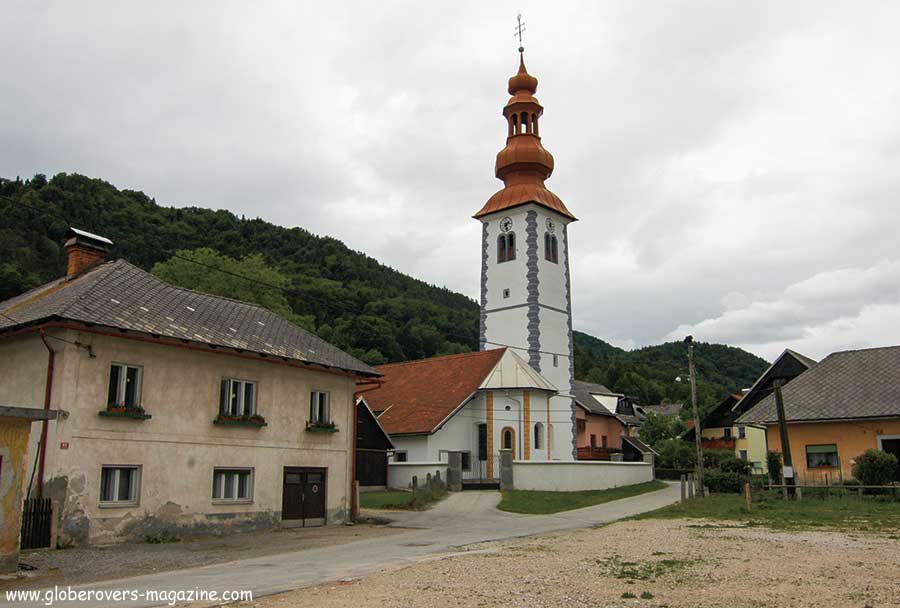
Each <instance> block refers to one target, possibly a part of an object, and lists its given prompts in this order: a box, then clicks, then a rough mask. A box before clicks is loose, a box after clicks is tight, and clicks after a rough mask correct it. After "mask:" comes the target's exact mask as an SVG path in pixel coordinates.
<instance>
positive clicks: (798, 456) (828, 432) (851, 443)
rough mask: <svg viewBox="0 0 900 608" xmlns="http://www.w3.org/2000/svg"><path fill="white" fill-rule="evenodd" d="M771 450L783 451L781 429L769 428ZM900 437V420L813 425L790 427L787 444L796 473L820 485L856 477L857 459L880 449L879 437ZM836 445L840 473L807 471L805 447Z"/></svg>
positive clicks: (826, 470)
mask: <svg viewBox="0 0 900 608" xmlns="http://www.w3.org/2000/svg"><path fill="white" fill-rule="evenodd" d="M766 431H767V438H768V442H769V449H770V450H773V451H775V452H780V451H781V435H780V434H779V432H778V425H772V426H769V427H767V429H766ZM882 435H900V420H854V421H852V422H810V423H803V424H801V423H796V424H788V441H789V442H790V444H791V458H792V460H793V461H794V471H795V473H796V474H797V475H798V477H799V479H800V480H801V481H808V482H810V483H812V482H816V483H821V482H824V481H825V478H826V476H827V477H828V478H829V479H830V480H831V481H836V480H838V479H839V475H841V476H842V477H843V478H844V479H850V478H851V477H853V463H854V459H855V458H856V457H857V456H859V455H860V454H862V453H863V452H865V451H866V450H870V449H878V447H879V446H878V437H879V436H882ZM832 443H833V444H835V445H837V451H838V461H839V462H840V470H839V471H838V469H829V468H825V469H822V468H817V469H807V467H806V446H807V445H822V444H832Z"/></svg>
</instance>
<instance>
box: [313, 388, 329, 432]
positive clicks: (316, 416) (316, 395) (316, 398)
mask: <svg viewBox="0 0 900 608" xmlns="http://www.w3.org/2000/svg"><path fill="white" fill-rule="evenodd" d="M321 395H325V418H326V420H322V419H321V415H320V414H321V411H320V407H321V402H320V397H321ZM313 403H315V407H313ZM309 423H310V424H322V425H329V424H332V418H331V393H330V392H328V391H319V390H313V391H310V393H309Z"/></svg>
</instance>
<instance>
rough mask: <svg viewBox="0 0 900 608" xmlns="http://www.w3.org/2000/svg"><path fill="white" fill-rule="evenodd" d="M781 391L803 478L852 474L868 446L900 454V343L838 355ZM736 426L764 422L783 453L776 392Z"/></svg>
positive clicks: (773, 444) (826, 478) (814, 480)
mask: <svg viewBox="0 0 900 608" xmlns="http://www.w3.org/2000/svg"><path fill="white" fill-rule="evenodd" d="M782 394H783V397H784V410H785V418H786V420H787V423H788V424H787V427H788V441H789V443H790V446H791V459H792V461H793V467H794V472H795V475H796V478H797V480H798V481H799V482H800V483H811V484H813V483H816V484H818V483H833V482H839V481H841V480H843V479H849V478H851V477H852V476H853V465H854V462H855V458H856V457H857V456H859V455H860V454H862V453H863V452H865V451H866V450H869V449H878V450H884V451H886V452H890V453H892V454H894V455H895V456H897V457H898V458H900V346H889V347H883V348H869V349H864V350H850V351H843V352H837V353H832V354H830V355H828V356H827V357H826V358H825V359H823V360H822V361H821V362H820V363H819V364H818V365H816V366H815V367H813V368H812V369H810V370H809V371H807V372H805V373H803V374H802V375H800V376H799V377H797V378H796V379H795V380H793V381H792V382H791V383H790V384H788V385H786V386H785V387H784V389H783V391H782ZM738 423H739V424H741V423H742V424H753V425H760V426H764V427H765V428H766V433H767V438H768V446H769V449H770V450H774V451H782V447H781V437H780V433H779V427H778V415H777V412H776V408H775V398H774V395H772V394H771V393H770V394H769V395H767V396H766V397H765V398H763V399H762V400H761V401H760V402H759V403H758V404H757V405H756V406H755V407H753V409H751V410H750V411H749V412H747V413H746V414H744V415H743V416H742V417H741V418H740V419H739V420H738ZM898 481H900V475H898Z"/></svg>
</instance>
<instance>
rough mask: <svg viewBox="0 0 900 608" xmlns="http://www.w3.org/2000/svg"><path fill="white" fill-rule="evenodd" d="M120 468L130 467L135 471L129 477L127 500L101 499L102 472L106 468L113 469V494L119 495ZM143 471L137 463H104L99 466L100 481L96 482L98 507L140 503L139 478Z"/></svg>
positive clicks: (105, 507) (130, 505) (140, 478)
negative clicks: (129, 489)
mask: <svg viewBox="0 0 900 608" xmlns="http://www.w3.org/2000/svg"><path fill="white" fill-rule="evenodd" d="M122 469H130V470H132V471H134V472H135V474H134V475H133V476H132V478H131V492H130V494H131V495H130V496H129V498H128V499H127V500H119V499H113V500H103V472H104V471H106V470H109V471H114V475H115V477H114V479H113V496H118V495H119V483H120V480H121V474H120V471H121V470H122ZM142 473H143V471H142V470H141V465H139V464H104V465H101V466H100V483H99V484H98V488H99V495H98V498H99V503H100V507H101V508H104V509H108V508H114V507H136V506H138V505H140V504H141V480H142V478H143V475H142Z"/></svg>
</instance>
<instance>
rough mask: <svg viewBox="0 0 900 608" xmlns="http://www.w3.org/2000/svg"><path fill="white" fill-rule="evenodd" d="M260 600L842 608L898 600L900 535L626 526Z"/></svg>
mask: <svg viewBox="0 0 900 608" xmlns="http://www.w3.org/2000/svg"><path fill="white" fill-rule="evenodd" d="M478 548H479V549H481V550H485V549H488V550H490V549H493V550H492V551H489V552H483V553H481V552H480V553H473V554H471V555H459V556H455V557H450V558H447V559H443V560H438V561H427V562H423V563H420V564H417V565H414V566H410V567H407V568H403V569H394V570H389V571H385V572H383V573H380V574H377V575H373V576H370V577H368V578H365V579H362V580H356V581H344V582H342V583H334V584H329V585H322V586H319V587H314V588H309V589H303V590H299V591H295V592H292V593H288V594H284V595H279V596H273V597H269V598H261V599H260V600H258V601H256V602H254V603H253V604H250V605H252V606H258V607H260V608H286V607H289V606H317V607H318V608H339V607H341V608H342V607H344V606H356V607H357V608H366V607H372V608H375V607H379V608H382V607H383V608H394V607H396V608H407V607H411V606H416V607H419V606H424V607H431V606H433V607H436V608H437V607H444V606H461V607H466V608H467V607H471V608H476V607H477V608H485V607H500V606H504V607H505V606H523V607H525V606H527V607H528V608H542V607H547V608H549V607H554V608H555V607H560V608H562V607H570V606H578V605H584V606H598V607H619V606H621V607H626V606H627V607H637V606H640V607H644V606H646V607H655V608H662V607H664V606H667V607H669V608H676V607H683V608H713V607H715V608H721V606H729V607H732V608H734V607H740V608H743V607H746V608H750V607H754V608H759V607H763V606H766V607H767V606H793V607H809V608H812V607H817V608H818V607H823V606H835V607H841V608H853V607H858V608H865V607H866V606H871V607H880V606H890V605H897V604H900V582H898V579H897V576H896V573H897V572H898V571H900V543H898V541H897V540H896V539H893V538H888V537H887V536H886V535H885V536H880V535H877V534H870V533H842V532H775V531H771V530H768V529H765V528H758V527H752V528H746V527H740V526H735V525H734V523H733V522H732V523H718V522H705V525H704V526H703V527H699V526H698V522H697V520H693V521H689V520H645V521H627V522H620V523H616V524H613V525H610V526H605V527H602V528H597V529H592V530H582V531H578V532H567V533H562V534H554V535H547V536H541V537H535V538H530V539H526V540H519V541H511V542H505V543H491V544H490V546H489V545H488V544H487V543H485V544H483V545H479V547H478Z"/></svg>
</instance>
